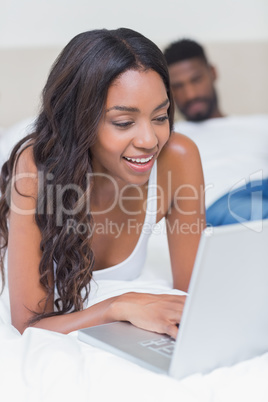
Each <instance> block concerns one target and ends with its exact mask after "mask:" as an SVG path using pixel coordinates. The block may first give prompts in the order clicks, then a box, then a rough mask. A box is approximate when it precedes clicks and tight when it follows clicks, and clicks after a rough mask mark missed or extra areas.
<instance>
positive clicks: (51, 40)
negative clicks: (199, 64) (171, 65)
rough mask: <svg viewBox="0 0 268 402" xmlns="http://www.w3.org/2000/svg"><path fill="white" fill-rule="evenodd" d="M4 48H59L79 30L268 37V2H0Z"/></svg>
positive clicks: (157, 36) (162, 39)
mask: <svg viewBox="0 0 268 402" xmlns="http://www.w3.org/2000/svg"><path fill="white" fill-rule="evenodd" d="M0 10H1V13H0V47H20V46H22V47H23V46H55V45H62V44H65V43H66V42H67V41H69V39H71V37H73V36H74V35H76V34H77V33H79V32H82V31H85V30H89V29H94V28H104V27H106V28H118V27H119V26H126V27H129V28H133V29H136V30H139V31H141V32H142V33H144V34H145V35H147V36H149V37H150V38H151V39H152V40H154V41H156V42H157V43H159V44H162V43H167V42H169V41H170V40H171V39H175V38H177V37H178V36H182V35H188V36H192V37H196V38H198V39H199V40H202V41H205V42H206V41H208V42H211V41H240V40H241V41H247V40H253V41H258V40H268V1H267V0H147V1H146V0H133V1H129V0H102V1H97V0H0Z"/></svg>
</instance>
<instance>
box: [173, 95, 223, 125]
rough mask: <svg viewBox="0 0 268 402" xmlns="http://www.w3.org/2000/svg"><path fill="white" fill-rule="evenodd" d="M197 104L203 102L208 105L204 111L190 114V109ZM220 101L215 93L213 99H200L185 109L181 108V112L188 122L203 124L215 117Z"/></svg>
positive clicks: (187, 105) (192, 101) (185, 106)
mask: <svg viewBox="0 0 268 402" xmlns="http://www.w3.org/2000/svg"><path fill="white" fill-rule="evenodd" d="M195 102H203V103H205V104H206V105H207V107H206V109H205V110H204V111H200V112H196V113H195V114H188V112H187V110H188V108H189V107H190V106H191V105H192V104H194V103H195ZM217 104H218V99H217V94H216V92H215V91H213V94H212V96H211V97H198V98H195V99H192V100H190V101H189V102H187V103H186V104H185V105H184V106H183V108H180V112H181V113H182V114H183V115H184V117H185V118H186V120H188V121H193V122H201V121H204V120H207V119H210V118H211V117H212V116H213V113H214V111H215V109H216V107H217Z"/></svg>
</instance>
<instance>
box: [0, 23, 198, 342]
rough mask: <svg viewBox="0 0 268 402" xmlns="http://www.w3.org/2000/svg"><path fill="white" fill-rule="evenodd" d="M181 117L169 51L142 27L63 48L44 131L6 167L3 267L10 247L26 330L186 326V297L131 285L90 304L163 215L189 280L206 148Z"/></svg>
mask: <svg viewBox="0 0 268 402" xmlns="http://www.w3.org/2000/svg"><path fill="white" fill-rule="evenodd" d="M172 125H173V101H172V99H171V95H170V87H169V77H168V71H167V67H166V64H165V61H164V58H163V55H162V53H161V51H160V50H159V49H158V47H157V46H156V45H155V44H153V43H152V42H151V41H150V40H148V39H147V38H145V37H144V36H142V35H141V34H139V33H137V32H134V31H132V30H130V29H124V28H121V29H117V30H111V31H108V30H94V31H90V32H85V33H82V34H80V35H78V36H76V37H75V38H74V39H73V40H71V42H70V43H69V44H68V45H67V46H66V47H65V49H64V50H63V51H62V53H61V54H60V55H59V57H58V59H57V60H56V62H55V64H54V66H53V68H52V70H51V73H50V75H49V77H48V81H47V84H46V86H45V88H44V91H43V105H42V109H41V112H40V114H39V117H38V118H37V121H36V125H35V130H34V132H33V133H32V134H30V135H29V136H27V137H26V138H25V139H24V140H22V141H20V143H18V144H17V146H16V147H15V148H14V150H13V152H12V154H11V156H10V159H9V160H8V161H7V162H6V163H5V164H4V166H3V168H2V174H1V193H2V194H3V196H2V198H1V203H0V213H1V226H0V227H1V238H2V242H1V246H2V272H3V258H4V251H5V249H6V248H7V245H8V276H9V292H10V304H11V316H12V323H13V325H14V326H15V327H16V328H17V329H18V330H19V331H20V332H23V331H24V329H25V328H26V327H27V326H33V325H34V326H35V327H39V328H46V329H50V330H54V331H58V332H62V333H68V332H71V331H74V330H77V329H79V328H83V327H89V326H92V325H98V324H103V323H106V322H111V321H116V320H124V321H130V322H131V323H133V324H134V325H136V326H139V327H141V328H145V329H149V330H152V331H157V332H160V333H167V334H169V335H171V336H173V337H175V336H176V334H177V324H178V323H179V321H180V317H181V313H182V310H183V305H184V301H185V297H183V296H176V295H151V294H140V293H134V292H130V293H126V294H124V295H121V296H117V297H113V298H110V299H107V300H105V301H103V302H100V303H98V304H95V305H94V306H91V307H89V308H84V309H83V305H84V303H85V301H86V300H87V298H88V295H89V292H90V282H91V280H93V279H94V280H98V278H110V277H113V278H121V279H126V280H127V279H129V280H130V279H132V278H134V277H136V276H138V275H139V273H140V271H141V268H142V265H143V262H144V258H145V246H146V240H147V236H146V233H145V232H148V231H149V232H150V231H152V230H153V225H154V223H156V222H158V221H160V219H162V218H163V217H166V221H167V231H168V241H169V249H170V258H171V264H172V272H173V280H174V287H175V288H179V289H182V290H185V291H186V290H187V288H188V284H189V280H190V276H191V272H192V267H193V263H194V259H195V255H196V251H197V247H198V242H199V238H200V231H201V230H200V228H199V230H196V227H197V226H198V225H199V226H200V222H204V213H203V193H202V189H203V175H202V168H201V163H200V158H199V153H198V150H197V148H196V146H195V145H194V144H193V143H192V142H191V141H190V140H189V139H187V138H186V137H183V136H181V135H179V134H171V129H172ZM7 220H8V223H7ZM130 223H131V224H130ZM145 226H146V227H145ZM192 228H195V229H194V230H192ZM145 229H146V230H145ZM147 234H148V233H147ZM107 267H110V268H107Z"/></svg>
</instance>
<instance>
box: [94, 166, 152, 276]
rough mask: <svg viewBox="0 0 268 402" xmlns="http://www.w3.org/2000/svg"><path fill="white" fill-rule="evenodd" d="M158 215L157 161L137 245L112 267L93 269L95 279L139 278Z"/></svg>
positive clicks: (150, 182) (149, 186)
mask: <svg viewBox="0 0 268 402" xmlns="http://www.w3.org/2000/svg"><path fill="white" fill-rule="evenodd" d="M156 215H157V163H156V161H155V163H154V165H153V168H152V171H151V174H150V177H149V183H148V193H147V205H146V213H145V220H144V223H143V227H142V231H141V235H140V237H139V240H138V242H137V244H136V247H135V248H134V250H133V251H132V253H131V254H130V255H129V256H128V258H127V259H126V260H124V261H122V262H121V263H119V264H117V265H114V266H112V267H110V268H105V269H100V270H97V271H93V279H94V280H95V281H99V280H101V279H114V280H125V281H130V280H133V279H135V278H137V277H138V276H139V275H140V273H141V271H142V268H143V266H144V263H145V259H146V252H147V243H148V240H149V237H150V235H151V233H152V231H153V229H154V226H155V224H156Z"/></svg>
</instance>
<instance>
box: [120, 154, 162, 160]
mask: <svg viewBox="0 0 268 402" xmlns="http://www.w3.org/2000/svg"><path fill="white" fill-rule="evenodd" d="M155 154H156V153H154V154H150V155H139V156H124V158H128V159H148V158H152V157H154V155H155Z"/></svg>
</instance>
